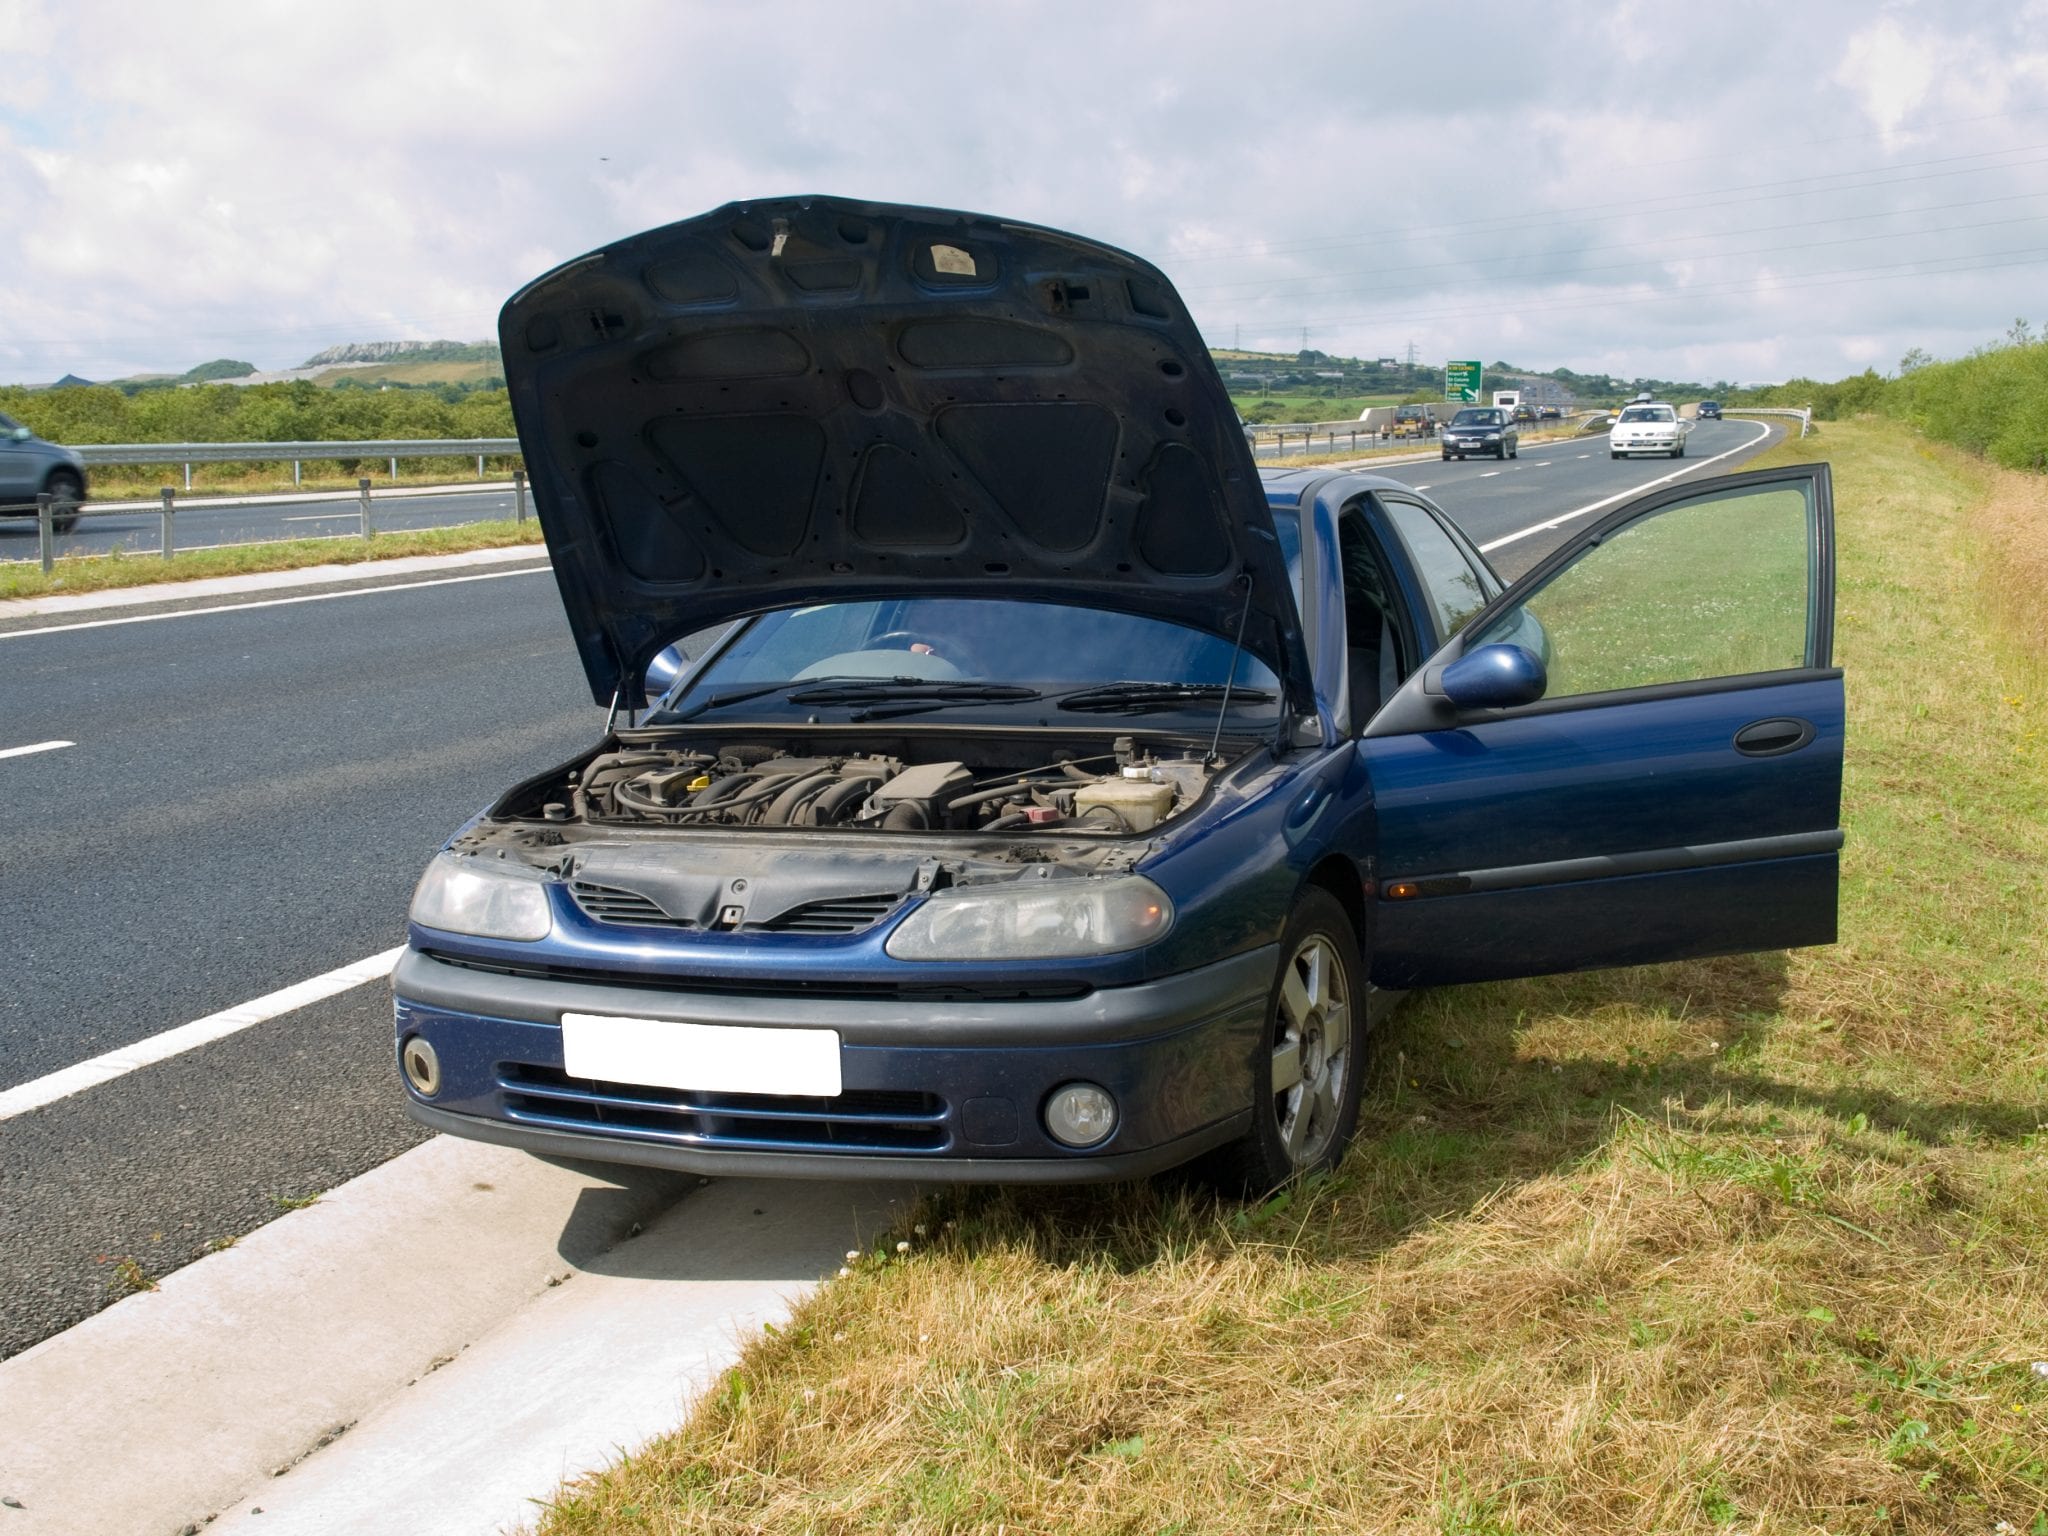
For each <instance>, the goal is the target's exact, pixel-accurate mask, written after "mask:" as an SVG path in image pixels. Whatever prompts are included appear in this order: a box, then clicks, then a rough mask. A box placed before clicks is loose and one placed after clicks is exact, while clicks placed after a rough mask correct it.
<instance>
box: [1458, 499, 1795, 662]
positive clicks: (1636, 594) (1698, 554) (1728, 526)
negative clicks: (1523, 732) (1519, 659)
mask: <svg viewBox="0 0 2048 1536" xmlns="http://www.w3.org/2000/svg"><path fill="white" fill-rule="evenodd" d="M1816 529H1817V512H1816V509H1815V505H1814V495H1813V486H1812V483H1811V482H1810V481H1799V482H1793V483H1784V482H1780V483H1776V484H1765V485H1758V486H1749V487H1738V488H1733V489H1729V490H1725V491H1719V492H1711V493H1708V494H1705V495H1702V496H1698V497H1694V498H1691V499H1688V500H1683V501H1678V502H1674V503H1671V504H1668V505H1666V506H1663V507H1660V508H1657V509H1655V510H1653V511H1651V512H1649V513H1646V514H1645V515H1644V516H1642V517H1641V518H1638V519H1637V520H1636V521H1634V522H1632V523H1629V524H1627V525H1625V526H1623V527H1622V528H1620V529H1617V530H1616V531H1615V532H1613V533H1611V534H1609V535H1607V536H1606V537H1605V538H1604V539H1602V540H1601V542H1600V543H1598V544H1596V545H1594V546H1592V547H1591V548H1589V549H1587V550H1585V551H1583V552H1582V553H1581V554H1580V556H1579V558H1578V559H1577V560H1575V561H1573V562H1572V563H1571V564H1569V565H1566V566H1564V567H1563V568H1562V569H1560V570H1558V571H1556V572H1554V573H1553V574H1551V575H1550V576H1548V577H1546V578H1544V579H1543V580H1542V582H1541V584H1540V585H1539V586H1537V587H1536V588H1535V589H1534V590H1532V591H1531V592H1530V593H1529V594H1528V596H1526V597H1524V598H1523V599H1521V601H1519V602H1517V603H1515V604H1513V605H1512V606H1510V607H1509V608H1507V609H1506V610H1504V611H1503V612H1501V613H1500V614H1499V615H1497V616H1496V617H1495V618H1493V619H1491V620H1489V621H1488V623H1487V625H1486V628H1485V629H1484V630H1483V631H1482V632H1480V633H1478V634H1475V635H1472V636H1469V637H1468V638H1467V640H1466V642H1465V649H1466V651H1467V652H1470V651H1472V650H1475V649H1477V648H1478V647H1479V646H1482V645H1487V644H1491V643H1494V642H1499V641H1511V640H1514V641H1518V642H1519V637H1520V636H1522V635H1526V634H1528V633H1531V632H1532V631H1531V628H1530V626H1529V625H1528V623H1527V618H1529V617H1533V618H1534V619H1535V620H1536V621H1537V622H1538V624H1539V625H1540V629H1538V630H1535V631H1533V632H1535V633H1540V634H1542V635H1544V636H1546V637H1547V641H1548V646H1549V651H1550V655H1549V657H1548V658H1547V670H1548V676H1549V680H1548V684H1547V686H1546V687H1545V689H1544V695H1543V696H1544V698H1545V700H1546V701H1547V700H1555V699H1560V698H1571V697H1574V696H1578V695H1583V694H1596V693H1608V692H1612V691H1615V690H1617V689H1624V688H1647V687H1655V686H1657V685H1660V684H1668V683H1680V682H1692V681H1697V680H1703V679H1708V678H1720V677H1742V676H1748V675H1751V674H1754V673H1768V672H1780V671H1787V670H1791V669H1795V668H1801V667H1824V666H1826V665H1828V659H1827V656H1826V655H1825V645H1826V641H1825V627H1824V624H1823V623H1822V619H1821V615H1822V614H1823V613H1824V611H1825V601H1826V598H1827V595H1826V594H1824V593H1823V592H1821V591H1820V590H1818V588H1819V582H1818V580H1817V577H1816V572H1817V571H1818V570H1819V569H1820V568H1821V566H1820V561H1819V555H1818V550H1819V538H1818V534H1817V532H1816Z"/></svg>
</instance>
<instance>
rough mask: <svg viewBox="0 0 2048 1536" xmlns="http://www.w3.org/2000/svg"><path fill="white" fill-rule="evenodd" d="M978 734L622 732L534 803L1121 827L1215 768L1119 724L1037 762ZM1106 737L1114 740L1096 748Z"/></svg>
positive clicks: (630, 822) (664, 820)
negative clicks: (878, 736)
mask: <svg viewBox="0 0 2048 1536" xmlns="http://www.w3.org/2000/svg"><path fill="white" fill-rule="evenodd" d="M636 736H638V737H642V738H643V739H634V738H635V737H636ZM975 745H979V746H981V747H982V750H979V751H977V750H974V746H972V745H970V746H967V747H966V748H965V749H964V750H963V743H961V742H959V741H957V740H950V741H940V742H933V743H928V744H927V743H911V742H905V741H901V740H864V741H842V742H832V741H719V742H712V743H706V744H703V745H698V744H696V743H694V742H688V741H679V740H674V739H665V738H664V737H663V736H662V735H661V734H659V733H654V732H647V733H636V732H621V733H620V734H619V737H618V741H617V746H616V749H614V750H608V751H604V752H601V753H599V754H597V755H596V756H594V757H592V758H590V759H589V760H588V761H587V762H585V763H583V764H582V765H581V766H580V767H579V768H572V769H571V770H569V771H568V772H567V773H566V774H565V775H564V776H563V777H562V778H561V779H560V780H558V781H557V782H556V783H555V784H554V785H552V786H549V787H546V788H545V789H544V791H543V798H542V800H541V803H539V804H538V805H537V806H533V807H532V810H537V811H538V813H539V816H540V819H542V820H544V821H550V822H580V823H583V824H585V825H588V826H592V827H654V826H658V827H679V828H681V827H703V828H711V827H750V828H771V827H791V828H799V827H808V828H833V829H842V830H868V831H880V832H949V831H950V832H980V833H1011V832H1014V833H1026V834H1028V833H1035V832H1057V833H1060V834H1062V835H1066V836H1071V835H1073V834H1075V833H1081V834H1100V835H1111V836H1122V835H1127V834H1131V833H1142V832H1149V831H1151V830H1152V829H1153V828H1154V827H1157V826H1159V825H1160V824H1161V823H1163V822H1165V821H1168V820H1170V819H1172V818H1173V817H1175V816H1178V815H1180V814H1182V813H1183V812H1185V811H1186V810H1187V809H1188V808H1189V807H1191V806H1192V805H1193V804H1194V803H1195V802H1196V801H1197V800H1199V799H1200V798H1201V797H1202V795H1203V793H1204V792H1205V791H1206V790H1207V788H1208V785H1209V781H1210V779H1211V778H1212V777H1213V775H1214V773H1215V772H1216V765H1215V764H1214V763H1213V762H1211V761H1210V760H1208V759H1207V758H1206V756H1205V755H1204V752H1203V747H1202V746H1201V745H1197V744H1191V743H1190V744H1179V743H1163V744H1145V745H1140V744H1139V743H1138V742H1136V741H1135V740H1134V739H1133V738H1131V737H1128V736H1121V737H1117V738H1115V740H1114V741H1113V742H1110V743H1107V744H1102V743H1099V742H1098V743H1085V744H1080V745H1077V746H1074V747H1071V748H1065V749H1061V750H1054V751H1051V752H1048V751H1047V750H1046V747H1045V745H1044V743H1043V742H1038V743H1032V744H1031V753H1032V756H1035V757H1036V759H1037V760H1036V761H1033V760H1031V757H1029V756H1022V757H1020V754H1019V750H1018V747H1019V744H1017V743H1002V744H1000V745H997V744H993V743H990V744H975ZM1100 745H1106V746H1107V750H1091V747H1096V746H1100ZM921 748H923V749H924V750H920V749H921ZM949 749H950V751H952V752H958V753H959V755H958V756H953V755H949ZM1006 759H1016V760H1018V761H1020V762H1021V763H1022V764H1023V765H1022V766H1021V767H1011V766H1007V765H1006V762H1005V760H1006ZM531 813H532V812H531V810H530V811H529V812H528V814H531Z"/></svg>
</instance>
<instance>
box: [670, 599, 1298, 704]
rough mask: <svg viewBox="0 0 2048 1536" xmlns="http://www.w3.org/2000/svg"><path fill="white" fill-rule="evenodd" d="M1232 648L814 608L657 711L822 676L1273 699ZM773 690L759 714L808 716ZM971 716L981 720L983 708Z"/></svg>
mask: <svg viewBox="0 0 2048 1536" xmlns="http://www.w3.org/2000/svg"><path fill="white" fill-rule="evenodd" d="M1232 649H1233V647H1232V645H1231V643H1230V641H1228V640H1225V639H1223V638H1221V637H1220V636H1217V635H1211V634H1205V633H1203V632H1202V631H1200V630H1195V629H1189V628H1186V627H1185V626H1183V625H1179V624H1170V623H1167V622H1166V621H1164V620H1162V619H1149V618H1143V617H1140V616H1138V615H1136V614H1128V613H1110V612H1107V611H1105V610H1102V609H1096V608H1078V607H1071V606H1066V605H1061V604H1055V603H1025V602H1012V601H1007V600H998V599H988V598H952V597H918V598H888V599H883V600H879V601H872V602H857V603H821V604H817V605H815V606H812V607H806V608H790V609H783V610H781V611H779V612H776V613H769V614H763V615H762V616H761V617H759V618H757V619H754V620H753V621H751V622H750V623H748V624H747V625H746V626H745V627H744V628H743V630H742V631H741V633H740V634H739V635H738V637H737V638H735V639H734V641H733V643H732V644H731V645H730V646H728V647H727V648H726V649H725V650H724V651H723V652H721V653H720V654H719V655H718V656H717V657H715V658H714V659H713V660H712V661H711V662H710V663H709V664H708V665H707V666H706V667H705V668H704V669H703V671H702V672H700V673H698V674H697V675H696V676H694V677H692V678H691V679H690V681H689V684H688V686H687V687H686V688H685V689H684V690H683V691H682V692H681V693H679V694H677V695H675V696H674V697H673V698H671V699H669V700H668V701H667V706H668V707H669V708H670V709H672V710H675V711H676V712H678V713H684V712H687V711H688V710H689V709H690V707H691V706H692V705H694V704H698V703H702V702H704V701H706V700H708V699H710V698H712V697H714V696H717V695H723V694H727V693H729V692H732V691H733V690H736V689H743V688H745V687H747V686H749V685H751V686H753V687H757V688H758V687H761V686H762V685H764V684H771V683H782V682H789V683H792V684H803V683H807V682H814V681H817V680H820V679H824V678H862V679H868V680H873V681H879V682H883V683H887V682H891V681H896V680H914V681H916V682H918V683H929V682H964V683H983V684H1013V685H1023V686H1024V687H1027V688H1030V689H1035V690H1037V691H1038V692H1040V693H1042V694H1045V695H1048V696H1051V695H1054V694H1058V693H1061V692H1065V691H1067V690H1071V689H1075V688H1084V687H1094V686H1097V685H1100V684H1103V683H1117V682H1158V683H1175V684H1194V685H1198V686H1199V685H1215V684H1221V683H1224V682H1231V683H1232V684H1233V685H1234V686H1238V687H1244V688H1248V689H1252V690H1266V691H1267V694H1268V697H1269V698H1270V697H1272V696H1274V695H1277V693H1278V691H1279V682H1278V680H1277V679H1276V678H1275V677H1274V676H1273V674H1272V672H1271V671H1270V670H1269V669H1268V668H1267V667H1266V666H1265V664H1264V663H1263V662H1261V661H1259V660H1258V659H1257V658H1256V657H1254V656H1251V655H1250V654H1242V655H1240V656H1239V657H1238V662H1237V668H1236V675H1235V677H1232V676H1231V667H1230V658H1231V652H1232ZM773 691H774V690H768V692H766V693H764V694H763V696H762V697H761V700H760V703H761V705H763V706H765V708H766V710H767V712H769V713H788V712H794V713H797V714H800V715H801V714H807V713H810V712H811V711H812V710H814V709H815V708H816V705H815V704H806V703H805V702H804V701H802V700H796V701H790V700H778V699H776V698H773V697H771V696H770V695H771V694H772V693H773ZM1000 702H1009V701H1000ZM1199 707H1202V708H1206V709H1209V710H1211V711H1212V712H1213V709H1214V706H1213V705H1204V706H1199ZM977 708H978V709H979V710H980V711H981V712H984V713H985V712H986V709H987V705H986V704H985V703H983V704H980V705H978V706H977ZM1037 712H1042V711H1037Z"/></svg>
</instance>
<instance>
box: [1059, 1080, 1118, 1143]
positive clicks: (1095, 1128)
mask: <svg viewBox="0 0 2048 1536" xmlns="http://www.w3.org/2000/svg"><path fill="white" fill-rule="evenodd" d="M1045 1128H1046V1130H1048V1131H1049V1132H1051V1133H1052V1138H1053V1140H1055V1141H1058V1142H1063V1143H1065V1144H1066V1145H1067V1146H1070V1147H1092V1146H1094V1145H1095V1144H1096V1143H1097V1142H1099V1141H1106V1140H1107V1139H1108V1138H1109V1133H1110V1132H1111V1131H1113V1130H1115V1129H1116V1100H1115V1099H1112V1098H1111V1097H1110V1096H1109V1090H1108V1089H1106V1088H1098V1087H1096V1086H1095V1085H1094V1084H1093V1083H1063V1084H1061V1085H1060V1086H1059V1087H1057V1088H1055V1089H1053V1091H1052V1096H1051V1097H1050V1098H1048V1099H1047V1100H1046V1101H1045Z"/></svg>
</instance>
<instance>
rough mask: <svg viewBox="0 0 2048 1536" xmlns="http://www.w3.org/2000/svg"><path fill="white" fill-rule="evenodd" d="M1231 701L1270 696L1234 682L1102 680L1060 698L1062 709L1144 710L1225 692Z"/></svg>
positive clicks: (1255, 700) (1201, 700)
mask: <svg viewBox="0 0 2048 1536" xmlns="http://www.w3.org/2000/svg"><path fill="white" fill-rule="evenodd" d="M1226 693H1227V694H1228V695H1229V696H1230V702H1231V703H1233V704H1239V703H1242V704H1270V703H1271V702H1272V701H1273V695H1272V694H1271V693H1270V692H1269V691H1268V690H1266V689H1264V688H1246V687H1244V686H1243V685H1242V684H1237V683H1104V684H1102V685H1101V686H1100V687H1096V688H1079V689H1076V690H1075V691H1074V692H1072V693H1069V694H1067V695H1065V696H1064V697H1062V698H1061V699H1060V701H1059V703H1060V708H1061V709H1079V710H1091V711H1100V712H1103V713H1108V712H1111V711H1114V710H1132V709H1144V708H1146V707H1147V706H1148V705H1152V704H1184V703H1206V702H1207V701H1208V700H1210V699H1220V698H1222V697H1223V696H1224V695H1225V694H1226Z"/></svg>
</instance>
